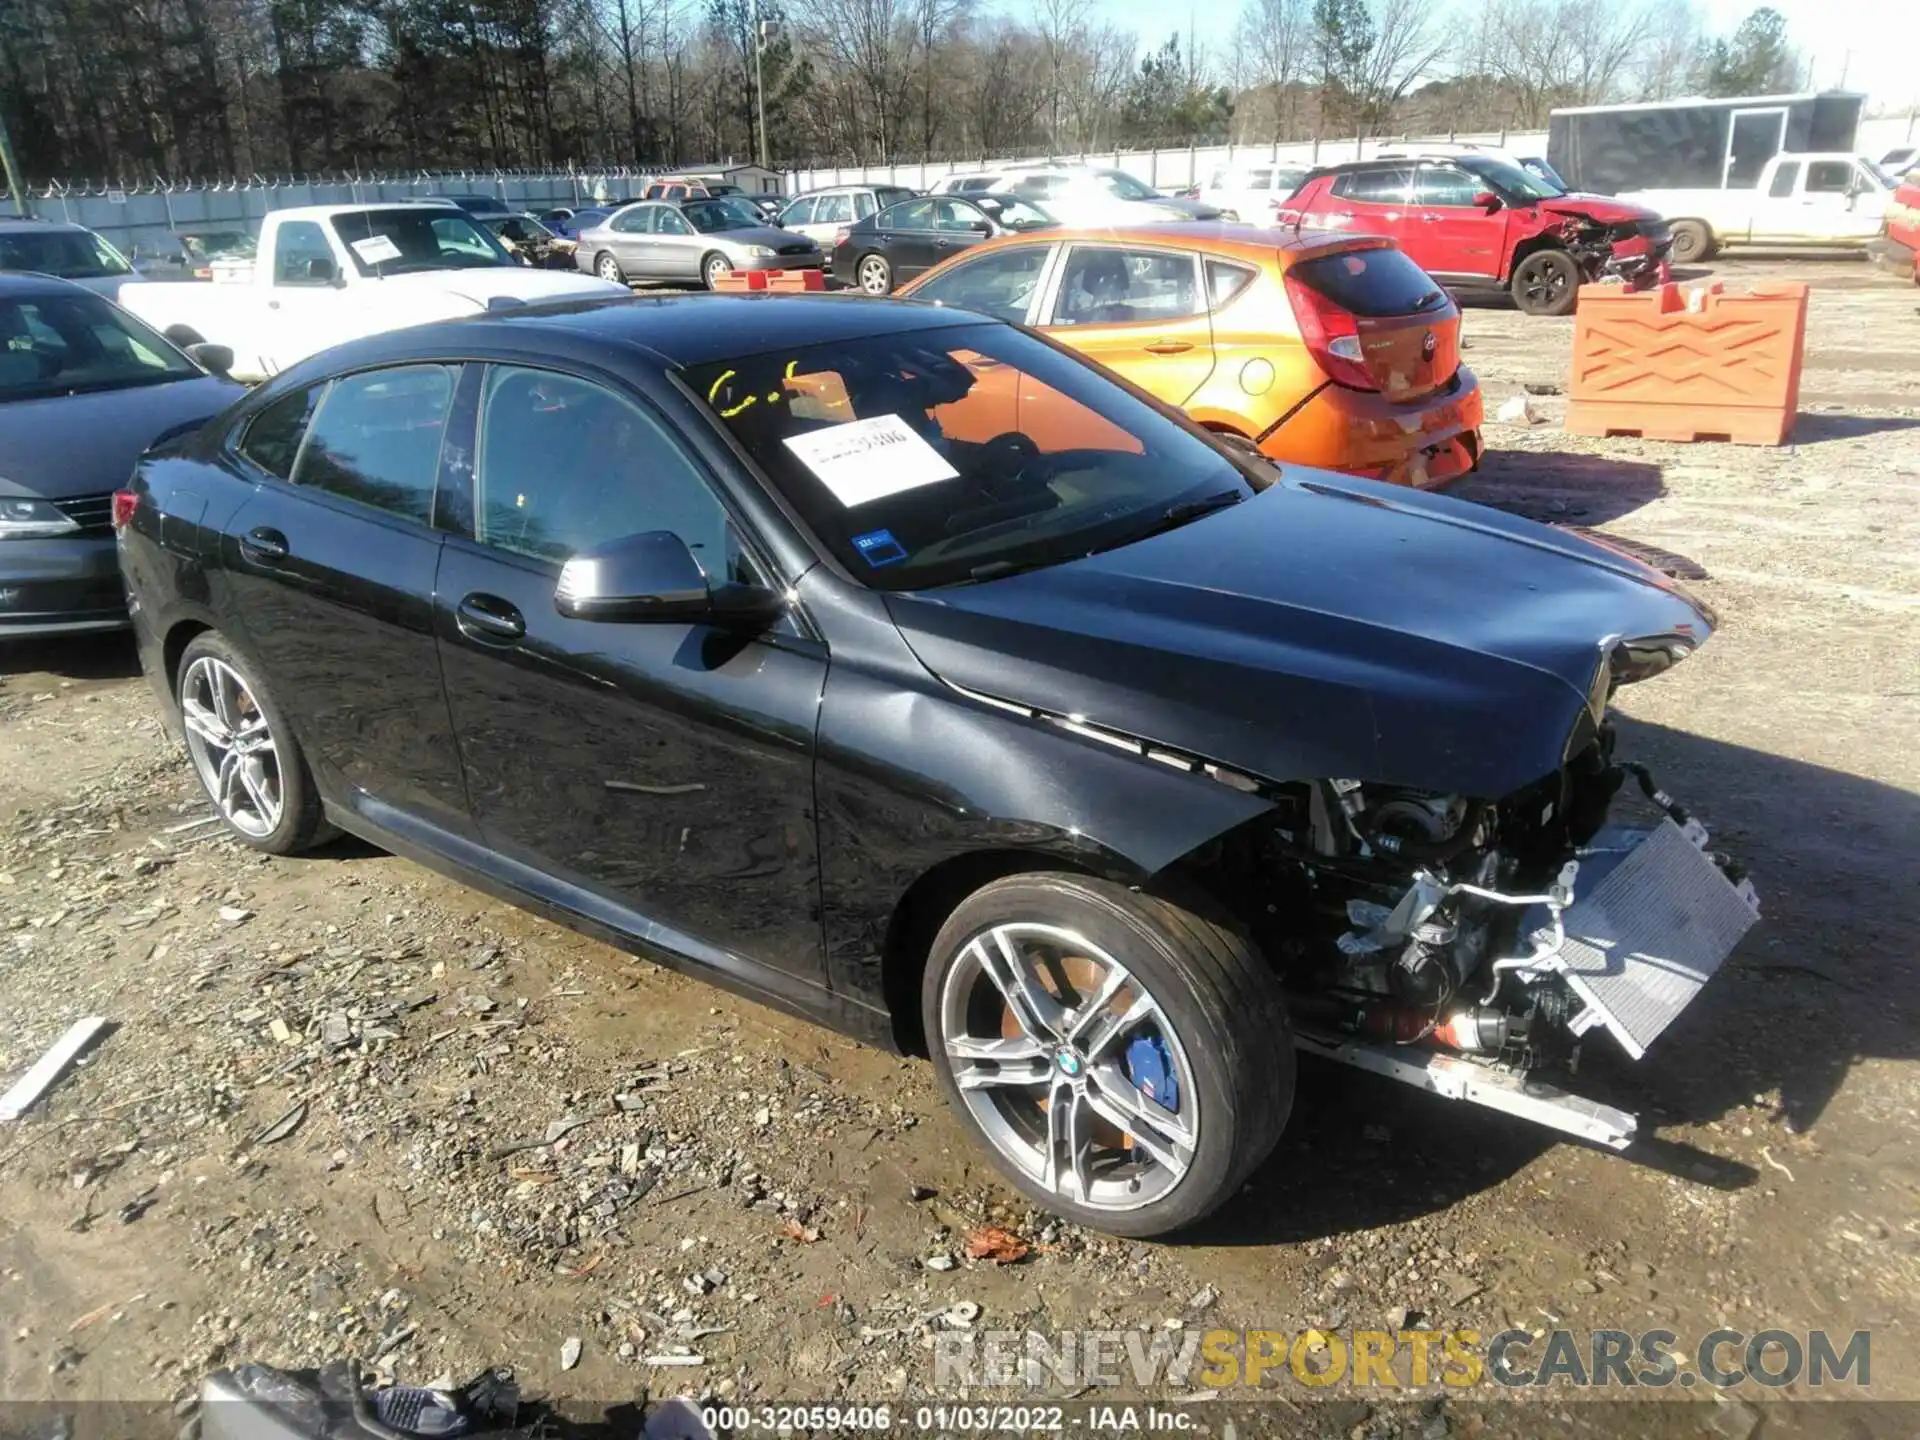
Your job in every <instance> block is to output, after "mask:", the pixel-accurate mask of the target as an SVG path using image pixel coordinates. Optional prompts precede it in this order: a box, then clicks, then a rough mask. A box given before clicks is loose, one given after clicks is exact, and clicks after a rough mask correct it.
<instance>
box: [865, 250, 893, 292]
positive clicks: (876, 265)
mask: <svg viewBox="0 0 1920 1440" xmlns="http://www.w3.org/2000/svg"><path fill="white" fill-rule="evenodd" d="M860 288H861V289H862V290H864V291H866V292H867V294H869V295H884V294H886V293H887V292H888V291H889V290H891V289H892V288H893V276H892V275H890V274H888V273H887V262H886V261H885V260H882V259H881V258H880V257H879V256H878V255H869V256H867V258H866V259H864V260H862V261H861V262H860Z"/></svg>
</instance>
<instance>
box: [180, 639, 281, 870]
mask: <svg viewBox="0 0 1920 1440" xmlns="http://www.w3.org/2000/svg"><path fill="white" fill-rule="evenodd" d="M180 715H181V719H182V720H183V721H184V722H185V724H186V729H187V752H188V753H189V754H190V755H191V756H192V757H193V768H194V769H195V770H197V771H199V772H200V783H201V784H202V785H204V786H206V787H207V794H209V795H210V796H212V797H213V803H214V804H215V805H218V806H219V807H220V813H221V814H222V815H224V816H226V817H227V821H228V823H230V824H231V825H232V826H233V828H234V829H236V830H238V831H240V833H241V834H243V835H251V836H253V837H254V838H255V839H261V838H264V837H265V836H268V835H271V834H272V833H273V832H274V831H275V830H276V829H277V828H279V825H280V814H281V809H282V806H283V805H284V803H285V792H284V791H283V790H282V788H281V783H280V751H279V748H278V747H277V746H276V745H275V743H274V739H273V732H272V730H271V729H270V728H269V727H268V725H267V717H266V714H265V713H264V712H263V711H262V710H261V709H260V706H259V704H258V702H256V701H255V700H254V698H253V692H252V690H251V689H250V688H249V687H248V685H247V682H246V679H245V677H243V676H242V675H241V674H240V672H239V671H237V670H235V669H234V668H233V667H232V666H231V665H229V664H227V663H226V662H225V661H224V660H216V659H215V658H214V657H213V656H211V655H202V656H201V657H200V658H199V659H197V660H195V661H194V662H193V663H192V664H191V665H189V666H188V667H187V673H186V674H185V675H183V676H182V677H181V679H180Z"/></svg>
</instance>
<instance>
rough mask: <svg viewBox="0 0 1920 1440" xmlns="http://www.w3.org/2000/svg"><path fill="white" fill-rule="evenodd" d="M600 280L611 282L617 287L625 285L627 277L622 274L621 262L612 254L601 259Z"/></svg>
mask: <svg viewBox="0 0 1920 1440" xmlns="http://www.w3.org/2000/svg"><path fill="white" fill-rule="evenodd" d="M600 278H601V279H602V280H611V281H612V282H613V283H614V284H616V285H624V284H625V283H626V280H627V277H626V276H624V275H622V274H621V273H620V262H619V261H618V260H616V259H614V258H613V255H612V254H611V253H608V254H605V255H602V256H601V257H600Z"/></svg>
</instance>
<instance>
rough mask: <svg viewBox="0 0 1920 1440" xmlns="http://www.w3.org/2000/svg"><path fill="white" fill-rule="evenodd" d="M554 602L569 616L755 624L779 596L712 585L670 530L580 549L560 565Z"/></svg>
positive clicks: (771, 616)
mask: <svg viewBox="0 0 1920 1440" xmlns="http://www.w3.org/2000/svg"><path fill="white" fill-rule="evenodd" d="M553 603H554V608H555V609H557V610H558V611H559V612H560V613H561V614H562V615H565V616H567V617H568V618H570V619H573V620H605V621H614V622H627V623H639V624H646V623H650V622H652V623H658V622H662V621H665V622H673V621H678V622H681V623H690V624H703V623H704V624H709V625H724V626H728V627H730V628H737V629H742V630H763V629H765V628H766V627H767V626H768V625H770V624H772V623H773V621H774V620H775V619H777V618H778V617H779V614H780V610H781V602H780V597H779V596H778V595H777V594H775V593H774V592H773V591H771V590H769V589H767V588H766V587H765V586H762V585H736V584H723V585H718V586H716V585H714V584H713V583H712V582H711V581H709V580H708V579H707V573H706V571H704V570H702V569H701V568H700V562H699V561H698V560H695V559H694V558H693V552H692V551H691V550H689V549H688V548H687V542H686V541H684V540H682V539H681V538H680V537H679V536H678V535H676V534H674V533H673V532H672V531H671V530H651V531H648V532H647V533H646V534H644V535H627V536H623V537H622V538H621V539H618V540H609V541H607V542H605V543H604V544H601V545H595V546H593V547H592V548H591V549H588V550H582V551H581V552H580V553H579V554H577V555H575V556H574V557H573V558H572V559H571V560H569V561H567V563H566V564H565V565H564V566H562V567H561V569H560V583H559V585H558V586H557V587H555V589H554V592H553Z"/></svg>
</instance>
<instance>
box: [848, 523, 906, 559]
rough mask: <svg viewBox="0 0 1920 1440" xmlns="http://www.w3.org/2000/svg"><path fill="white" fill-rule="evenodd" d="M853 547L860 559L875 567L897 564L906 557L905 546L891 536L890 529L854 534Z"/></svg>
mask: <svg viewBox="0 0 1920 1440" xmlns="http://www.w3.org/2000/svg"><path fill="white" fill-rule="evenodd" d="M853 548H854V549H856V550H858V551H859V552H860V558H861V559H862V560H864V561H866V562H867V564H869V565H872V566H874V567H876V568H878V567H879V566H881V565H897V564H899V563H900V562H901V561H902V560H904V559H906V558H907V547H906V546H904V545H902V544H901V543H900V542H899V541H898V540H896V539H894V538H893V532H892V531H891V530H869V531H868V532H867V533H866V534H864V535H856V536H854V537H853Z"/></svg>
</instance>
